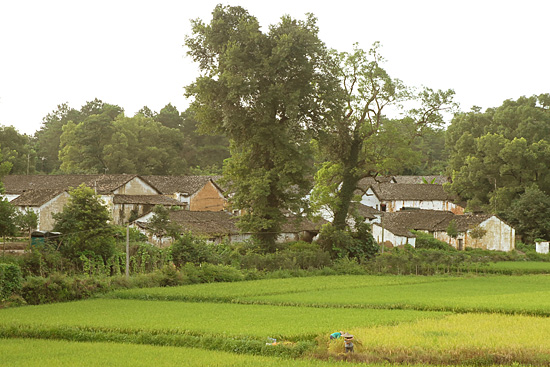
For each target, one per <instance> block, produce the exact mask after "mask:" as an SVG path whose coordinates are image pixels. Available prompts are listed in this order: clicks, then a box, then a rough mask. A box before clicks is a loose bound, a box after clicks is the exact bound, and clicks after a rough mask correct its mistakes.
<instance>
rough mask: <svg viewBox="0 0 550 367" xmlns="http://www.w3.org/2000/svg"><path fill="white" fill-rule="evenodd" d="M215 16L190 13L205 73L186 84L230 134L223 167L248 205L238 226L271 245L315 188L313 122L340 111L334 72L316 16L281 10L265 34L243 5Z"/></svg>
mask: <svg viewBox="0 0 550 367" xmlns="http://www.w3.org/2000/svg"><path fill="white" fill-rule="evenodd" d="M212 15H213V16H212V20H211V22H210V23H209V24H205V23H203V22H202V21H201V20H194V21H192V27H193V34H192V36H190V37H187V39H186V45H187V47H188V48H189V52H188V54H189V55H190V56H191V57H192V58H193V60H194V61H195V62H197V63H198V64H199V68H200V71H201V75H200V77H198V78H197V79H196V81H195V82H194V83H192V84H191V85H189V86H188V87H187V89H186V93H187V96H189V97H193V98H194V101H193V102H192V104H191V109H192V111H193V112H194V113H195V118H196V119H197V120H198V121H199V123H200V124H201V126H202V128H203V129H204V130H209V131H211V132H214V133H222V134H225V135H226V136H227V137H228V138H229V139H230V142H231V148H230V149H231V157H230V158H229V159H228V160H227V161H226V162H227V163H226V165H225V168H224V176H225V179H226V182H227V186H228V189H229V192H231V193H232V194H233V196H232V197H231V201H232V205H233V207H235V208H238V209H243V210H244V213H245V214H244V215H243V216H242V217H241V220H240V221H239V226H240V227H241V229H243V230H246V231H249V232H255V233H258V237H260V238H261V239H262V240H263V241H264V243H266V244H267V249H268V250H269V249H273V247H272V246H270V245H271V244H273V242H274V239H275V238H276V236H277V234H278V232H279V231H280V228H281V225H282V223H283V222H284V221H285V215H284V213H285V211H286V210H290V211H292V212H297V211H299V210H300V207H301V206H302V205H303V202H302V198H303V197H304V195H305V194H306V193H307V192H308V190H309V188H310V182H309V180H308V179H307V174H308V172H309V166H310V165H309V164H308V144H307V142H308V140H309V138H308V135H307V133H306V129H307V128H308V127H312V126H313V125H316V124H318V123H319V122H321V121H322V120H324V119H330V112H334V111H335V110H337V108H336V106H335V105H334V104H333V99H334V97H335V96H334V91H335V90H338V85H337V81H336V80H335V78H334V76H333V74H332V73H331V72H330V67H331V64H330V62H329V61H330V58H329V57H328V53H327V50H326V48H325V46H324V44H323V43H322V42H321V41H320V40H319V37H318V28H317V26H316V19H315V18H314V17H313V16H312V15H308V16H307V19H306V20H303V21H302V20H294V19H292V18H290V17H289V16H283V17H282V18H281V21H280V23H278V24H276V25H272V26H270V27H269V29H268V31H267V32H266V33H264V32H262V31H261V29H260V25H259V23H258V21H257V19H256V18H255V17H253V16H252V15H250V14H249V13H248V12H247V11H246V10H245V9H243V8H241V7H230V6H227V7H226V6H222V5H218V6H217V7H216V8H215V9H214V11H213V13H212Z"/></svg>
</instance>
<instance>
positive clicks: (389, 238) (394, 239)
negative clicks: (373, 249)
mask: <svg viewBox="0 0 550 367" xmlns="http://www.w3.org/2000/svg"><path fill="white" fill-rule="evenodd" d="M382 234H383V236H382ZM372 236H373V237H374V239H375V240H376V242H377V243H379V244H382V243H386V242H391V243H392V244H393V246H394V247H395V246H401V245H406V244H409V245H411V246H413V247H415V245H416V238H414V237H405V236H398V235H395V234H393V233H392V232H390V231H388V230H387V229H386V228H384V230H382V227H381V226H380V225H379V224H378V223H373V225H372Z"/></svg>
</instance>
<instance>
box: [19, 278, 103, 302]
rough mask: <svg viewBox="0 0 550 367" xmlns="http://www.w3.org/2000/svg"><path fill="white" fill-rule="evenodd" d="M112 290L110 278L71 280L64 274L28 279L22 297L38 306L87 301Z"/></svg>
mask: <svg viewBox="0 0 550 367" xmlns="http://www.w3.org/2000/svg"><path fill="white" fill-rule="evenodd" d="M111 289H112V287H111V279H109V278H96V279H94V278H89V277H86V278H81V277H74V278H71V277H68V276H66V275H63V274H52V275H51V276H49V277H47V278H43V277H28V278H27V279H26V280H25V281H24V282H23V285H22V288H21V296H22V297H23V299H24V300H25V301H26V302H27V303H28V304H31V305H38V304H43V303H52V302H66V301H72V300H78V299H85V298H89V297H91V296H92V295H94V294H96V293H99V292H106V291H109V290H111Z"/></svg>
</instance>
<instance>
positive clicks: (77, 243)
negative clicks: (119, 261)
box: [53, 185, 114, 262]
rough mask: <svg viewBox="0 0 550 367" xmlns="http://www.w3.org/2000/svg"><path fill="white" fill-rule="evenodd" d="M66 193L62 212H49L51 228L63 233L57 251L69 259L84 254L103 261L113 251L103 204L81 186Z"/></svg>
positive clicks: (74, 259) (111, 236)
mask: <svg viewBox="0 0 550 367" xmlns="http://www.w3.org/2000/svg"><path fill="white" fill-rule="evenodd" d="M69 195H70V198H69V201H68V203H67V204H66V205H65V206H64V208H63V211H62V212H60V213H57V214H53V217H54V219H55V226H54V231H57V232H61V233H62V235H63V239H62V243H61V245H60V251H61V253H62V254H63V256H65V257H67V258H68V259H70V260H71V261H73V262H74V261H76V260H78V259H80V257H81V256H83V255H84V256H85V255H86V254H88V253H91V254H94V255H97V256H100V257H101V258H102V259H103V260H104V261H107V259H109V258H110V257H111V255H113V252H114V237H113V234H114V232H113V227H112V225H111V224H109V221H110V219H111V217H110V214H109V211H108V210H107V207H106V206H105V205H104V204H103V202H102V200H101V198H100V197H99V196H98V195H97V194H95V193H94V190H93V189H91V188H89V187H87V186H85V185H81V186H79V187H78V188H75V189H73V190H71V191H70V192H69Z"/></svg>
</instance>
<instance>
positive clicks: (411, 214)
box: [372, 210, 515, 251]
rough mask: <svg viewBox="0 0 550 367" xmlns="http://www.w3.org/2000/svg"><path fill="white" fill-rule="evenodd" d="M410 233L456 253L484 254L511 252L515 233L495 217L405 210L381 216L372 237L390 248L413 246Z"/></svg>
mask: <svg viewBox="0 0 550 367" xmlns="http://www.w3.org/2000/svg"><path fill="white" fill-rule="evenodd" d="M451 221H454V223H455V225H456V229H457V231H458V236H457V237H456V238H452V237H450V236H449V235H448V234H447V228H448V227H449V224H450V223H451ZM411 230H416V231H423V232H426V233H429V234H431V235H433V236H434V237H435V238H437V239H438V240H441V241H444V242H447V243H449V244H450V245H451V246H453V247H455V248H456V249H458V250H464V249H465V248H467V247H470V248H482V249H486V250H499V251H512V250H513V249H514V248H515V230H514V228H512V227H511V226H510V225H508V224H507V223H505V222H504V221H502V220H501V219H500V218H498V217H497V216H495V215H490V214H465V215H456V214H454V213H452V212H445V211H437V210H405V211H399V212H394V213H385V214H384V215H383V217H382V220H381V222H380V223H374V224H373V227H372V233H373V236H374V238H375V239H376V240H377V241H378V242H379V243H391V244H392V245H393V246H399V245H404V244H410V245H412V246H415V243H416V241H415V236H414V234H413V233H412V232H411Z"/></svg>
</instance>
